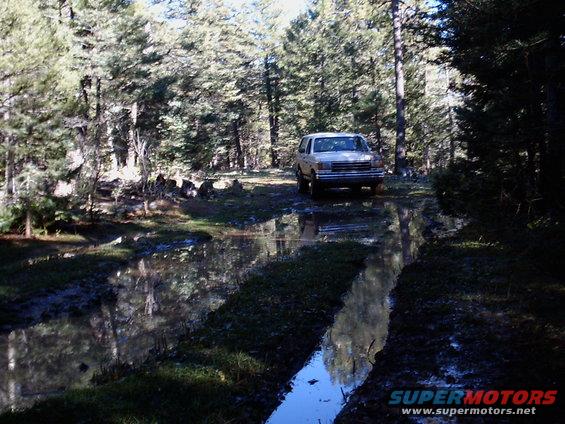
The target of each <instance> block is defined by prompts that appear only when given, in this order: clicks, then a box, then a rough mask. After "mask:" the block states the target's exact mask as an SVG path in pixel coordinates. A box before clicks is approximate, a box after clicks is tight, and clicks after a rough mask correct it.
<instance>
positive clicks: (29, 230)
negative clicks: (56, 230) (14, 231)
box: [25, 205, 33, 239]
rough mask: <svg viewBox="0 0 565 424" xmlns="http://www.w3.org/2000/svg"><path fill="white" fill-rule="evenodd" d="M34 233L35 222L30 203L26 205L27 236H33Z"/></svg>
mask: <svg viewBox="0 0 565 424" xmlns="http://www.w3.org/2000/svg"><path fill="white" fill-rule="evenodd" d="M32 235H33V224H32V219H31V208H30V206H29V205H27V206H26V220H25V237H26V238H28V239H29V238H31V237H32Z"/></svg>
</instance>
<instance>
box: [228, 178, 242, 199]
mask: <svg viewBox="0 0 565 424" xmlns="http://www.w3.org/2000/svg"><path fill="white" fill-rule="evenodd" d="M228 190H229V191H230V193H231V194H234V195H236V196H237V195H240V194H241V193H243V184H241V183H240V182H239V181H238V180H233V181H232V183H231V186H230V187H229V188H228Z"/></svg>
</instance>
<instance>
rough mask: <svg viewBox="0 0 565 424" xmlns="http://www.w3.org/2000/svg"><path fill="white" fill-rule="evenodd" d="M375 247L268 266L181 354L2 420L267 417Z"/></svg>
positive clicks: (347, 245) (348, 246)
mask: <svg viewBox="0 0 565 424" xmlns="http://www.w3.org/2000/svg"><path fill="white" fill-rule="evenodd" d="M369 250H370V248H369V247H367V246H364V245H360V244H357V243H352V242H344V243H327V244H322V245H316V246H311V247H307V248H303V249H302V250H301V251H300V252H299V253H298V254H297V255H294V256H292V257H291V258H289V259H286V260H281V261H275V262H272V263H270V264H267V265H266V266H264V267H263V268H261V269H259V270H258V271H256V272H255V273H254V274H252V275H250V276H249V278H248V279H247V281H246V282H245V283H244V284H243V285H242V287H241V289H240V291H238V292H237V293H236V294H234V295H233V296H232V297H231V298H230V299H229V300H228V301H227V302H226V303H225V304H224V305H223V306H221V307H220V308H219V309H218V310H216V311H215V312H213V313H211V314H210V315H209V317H208V319H207V320H206V322H205V323H204V325H203V326H202V328H201V329H200V330H197V331H195V332H193V333H191V334H189V335H188V336H187V337H186V338H185V339H184V340H183V341H182V342H181V343H180V345H179V347H178V349H177V350H176V353H175V355H174V356H173V357H168V358H166V359H162V360H159V361H156V362H155V363H153V364H146V365H145V366H142V367H141V369H138V370H136V371H131V373H130V374H129V375H126V376H123V375H119V374H118V375H117V376H116V375H114V376H112V375H107V376H106V378H108V379H109V380H112V379H114V378H119V379H118V380H117V381H108V382H106V383H104V384H101V385H100V386H97V387H94V388H89V389H81V390H71V391H69V392H68V393H66V394H65V395H63V396H62V397H58V398H53V399H49V400H46V401H43V402H40V403H38V404H37V405H36V406H34V407H32V408H31V409H29V410H27V411H23V412H18V413H7V414H4V415H2V416H0V422H3V423H20V422H27V423H34V422H37V423H39V422H41V423H49V422H57V423H65V422H73V423H74V422H116V423H134V422H135V423H139V422H190V423H227V422H230V423H235V422H241V423H243V422H260V421H262V420H264V419H266V418H267V416H268V414H269V413H270V411H272V410H273V409H274V408H275V407H276V405H277V403H278V394H279V393H280V390H281V389H282V387H284V385H285V383H286V382H287V381H288V380H289V379H290V378H291V377H292V375H293V374H294V373H295V372H296V371H297V370H298V369H299V368H300V367H301V366H302V365H303V363H304V362H305V360H306V359H307V358H308V356H309V355H310V354H311V352H312V351H313V350H314V349H315V347H316V345H317V344H318V343H319V341H320V338H321V336H322V334H323V332H324V331H325V328H326V326H327V325H329V324H330V323H331V321H332V319H333V315H334V313H335V311H336V309H337V308H338V307H339V306H340V305H341V302H342V296H343V294H344V293H345V292H346V291H347V290H348V288H349V287H350V285H351V282H352V281H353V279H354V278H355V276H356V275H357V274H358V272H359V270H360V268H361V267H362V264H363V261H364V258H365V257H366V256H367V254H368V252H369ZM102 377H104V376H102Z"/></svg>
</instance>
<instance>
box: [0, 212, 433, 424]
mask: <svg viewBox="0 0 565 424" xmlns="http://www.w3.org/2000/svg"><path fill="white" fill-rule="evenodd" d="M422 210H423V205H422V203H418V205H416V206H414V205H407V206H406V205H400V204H397V203H394V202H385V203H382V202H380V203H379V202H373V203H371V204H369V205H368V207H367V208H365V210H364V211H363V212H358V213H357V212H356V213H354V214H352V213H349V212H348V210H347V209H336V208H331V210H327V209H326V210H324V208H323V207H322V208H320V210H308V211H306V212H293V213H290V214H288V215H285V216H282V217H279V218H276V219H272V220H270V221H267V222H265V223H261V224H256V225H252V226H250V227H247V228H245V229H242V230H241V231H239V232H238V233H234V234H231V235H230V236H229V237H226V238H224V239H215V240H211V241H207V242H203V243H201V244H195V245H183V246H181V247H178V248H175V249H173V250H169V251H164V252H157V253H153V254H151V255H148V256H146V257H143V258H138V259H136V260H135V261H134V262H132V263H130V264H129V265H128V266H126V267H124V268H122V269H120V270H118V271H117V272H115V273H113V274H112V275H111V277H110V278H109V279H108V281H107V283H108V284H110V285H111V286H112V287H113V291H114V294H115V295H114V296H112V297H111V298H108V299H105V298H102V299H101V301H100V303H99V305H97V306H96V307H93V308H90V309H88V310H81V308H80V305H75V306H77V308H75V309H74V311H73V309H72V308H70V309H69V310H70V311H71V312H69V313H65V314H63V315H62V316H58V317H56V318H55V317H53V318H48V317H47V318H46V319H45V320H44V321H43V322H40V323H38V324H35V325H30V326H28V327H26V328H20V329H15V330H13V331H11V332H9V333H6V334H2V335H0V352H1V353H0V410H7V409H14V408H22V407H26V406H28V405H30V404H32V403H33V402H34V401H35V400H36V399H41V398H44V397H46V396H49V395H53V394H57V393H61V392H63V391H64V390H67V389H69V388H73V387H81V386H86V385H88V384H90V380H91V379H92V376H93V374H94V372H95V371H97V370H99V369H100V368H101V367H103V366H107V365H108V364H111V363H116V362H120V363H138V362H140V361H143V359H144V358H146V357H147V356H148V355H151V354H152V353H154V352H155V351H159V350H162V349H165V348H171V347H174V345H175V344H176V342H177V340H178V337H179V336H180V335H182V334H184V333H185V332H186V331H187V330H188V329H191V328H195V327H197V326H198V324H199V323H200V322H201V321H202V320H203V318H205V317H206V315H207V314H208V313H209V312H210V311H212V310H215V309H217V308H218V307H219V306H220V305H222V304H223V303H224V302H225V300H226V299H227V298H228V297H229V296H230V294H232V293H233V292H234V291H236V290H237V289H238V286H239V284H240V282H241V281H243V279H244V278H245V275H246V273H248V272H249V271H250V270H253V269H254V268H256V267H257V266H260V265H261V264H264V263H266V262H268V261H271V260H275V259H276V258H284V257H286V256H288V255H291V254H293V253H294V252H295V251H296V250H297V249H298V248H300V247H301V246H303V245H306V244H312V243H316V242H324V241H332V240H340V239H353V240H358V241H361V242H365V243H369V244H375V252H376V253H375V254H374V255H372V256H371V257H370V258H369V259H368V260H367V268H366V269H365V270H364V272H363V273H362V275H360V276H359V278H358V281H356V282H355V284H354V285H353V287H352V289H351V291H350V293H349V294H348V295H347V297H346V299H345V306H344V308H343V309H342V311H341V312H340V313H339V314H338V315H337V316H336V320H335V323H334V325H333V326H332V328H331V329H329V330H328V332H327V333H326V335H325V336H324V339H323V341H322V343H321V346H320V350H319V351H318V352H316V353H314V355H313V356H312V359H311V361H310V362H309V363H310V364H311V365H312V366H313V367H314V371H313V372H312V376H313V377H312V378H309V377H308V375H309V374H308V375H307V376H306V377H305V378H307V379H308V381H311V380H314V379H316V380H318V381H317V382H316V383H315V384H311V383H309V382H308V381H307V382H306V384H307V386H305V387H306V388H309V389H311V390H314V391H315V390H319V391H320V396H318V395H317V394H316V395H314V396H300V397H301V398H302V399H304V400H306V399H309V400H312V399H314V398H316V400H317V399H318V398H319V399H322V400H324V401H325V400H327V399H328V398H329V397H328V396H329V395H328V393H329V389H327V390H326V389H324V390H321V388H322V387H326V386H328V387H329V386H331V387H332V389H331V390H334V389H333V388H335V387H337V388H338V390H339V396H334V395H333V394H332V397H331V399H334V398H335V399H334V400H331V401H326V402H322V406H323V407H324V410H329V409H330V407H331V408H334V409H335V408H338V407H339V408H341V407H340V405H341V403H342V401H343V399H344V395H345V396H347V393H349V392H350V391H351V390H352V389H353V388H354V387H356V385H358V384H360V383H361V382H362V381H363V380H364V378H365V376H366V375H367V373H368V372H369V370H370V362H369V359H370V358H372V356H373V355H374V353H375V352H376V351H377V350H379V349H381V348H382V345H383V343H384V339H385V337H386V328H387V326H388V313H389V310H390V305H389V303H388V302H389V300H388V294H389V292H390V290H391V289H392V286H393V284H394V281H395V277H396V275H397V273H398V272H399V270H400V269H401V267H402V266H403V264H405V263H407V261H409V260H411V258H412V256H413V255H414V254H415V251H416V249H417V247H418V246H419V245H420V244H421V243H422V242H423V236H422V229H423V228H424V226H425V225H424V218H423V217H422ZM65 299H66V300H65V303H66V304H71V305H72V302H73V299H72V296H71V297H69V298H65ZM318 371H320V372H322V371H323V372H325V373H326V374H325V376H324V375H322V374H321V373H320V372H318ZM324 378H325V379H326V380H324ZM323 381H326V383H327V384H326V383H324V384H322V382H323ZM294 387H295V388H298V387H299V380H298V379H296V381H295V382H294ZM334 391H335V390H334ZM342 391H343V394H342ZM332 393H333V392H332ZM340 396H341V397H340ZM291 397H292V393H291V394H289V395H288V396H287V399H290V398H291ZM314 403H316V402H314ZM281 408H283V409H284V408H288V409H290V410H295V409H296V407H295V406H291V407H285V406H284V403H283V405H281ZM279 409H280V408H279ZM302 409H304V410H305V411H306V410H309V411H312V413H311V414H310V416H312V417H316V416H317V415H316V414H317V413H316V412H315V409H308V408H302ZM277 411H278V410H277ZM337 412H339V410H338V411H336V412H335V414H337ZM335 414H334V413H333V412H332V413H331V414H329V415H331V416H332V417H333V416H335ZM275 415H276V413H275ZM275 415H274V417H275ZM287 416H288V415H287ZM328 419H329V420H331V418H328ZM291 421H292V420H291ZM291 421H288V420H287V421H286V422H291ZM272 422H282V421H272ZM305 422H307V421H305ZM312 422H318V421H317V418H316V420H315V421H312ZM322 422H324V420H322Z"/></svg>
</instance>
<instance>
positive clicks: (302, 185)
mask: <svg viewBox="0 0 565 424" xmlns="http://www.w3.org/2000/svg"><path fill="white" fill-rule="evenodd" d="M296 184H297V186H298V192H299V193H301V194H305V193H308V181H307V180H306V179H305V178H304V175H302V171H300V169H298V171H296Z"/></svg>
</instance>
